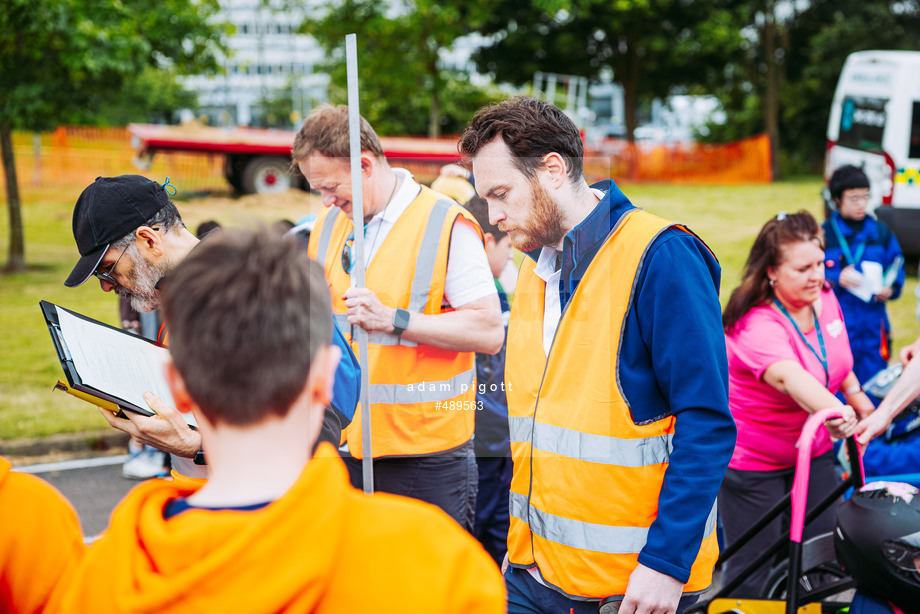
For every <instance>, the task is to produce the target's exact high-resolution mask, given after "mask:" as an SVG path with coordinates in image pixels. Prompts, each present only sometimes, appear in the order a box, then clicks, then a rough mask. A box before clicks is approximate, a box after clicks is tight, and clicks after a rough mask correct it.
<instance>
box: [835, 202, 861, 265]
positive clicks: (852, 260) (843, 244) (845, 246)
mask: <svg viewBox="0 0 920 614" xmlns="http://www.w3.org/2000/svg"><path fill="white" fill-rule="evenodd" d="M842 221H843V219H842V218H841V217H840V214H839V213H836V215H834V219H833V221H832V222H831V226H833V228H834V234H835V235H837V242H838V243H840V249H841V250H842V251H843V257H844V258H846V259H847V264H852V265H853V266H856V265H857V264H859V261H860V259H861V258H862V255H863V252H864V251H866V242H865V241H863V242H862V243H860V244H859V245H858V246H857V247H856V254H855V255H854V254H853V253H851V252H850V244H849V243H847V240H846V239H845V238H844V236H843V233H842V232H840V223H841V222H842Z"/></svg>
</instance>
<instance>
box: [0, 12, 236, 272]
mask: <svg viewBox="0 0 920 614" xmlns="http://www.w3.org/2000/svg"><path fill="white" fill-rule="evenodd" d="M2 5H3V8H2V10H0V149H2V158H3V165H4V169H5V173H6V189H7V204H8V207H9V215H10V251H9V261H8V262H7V265H6V270H8V271H21V270H23V269H24V268H25V243H24V240H23V229H22V215H21V203H20V198H19V186H18V183H17V178H16V169H15V158H14V154H13V148H12V131H13V130H14V129H19V130H32V131H41V130H49V129H51V128H53V127H55V126H56V125H58V124H60V123H64V122H67V121H69V120H70V119H71V118H74V117H78V116H80V114H81V113H80V112H81V109H85V108H91V107H93V106H94V105H98V104H99V103H100V102H101V101H104V100H106V99H107V97H108V96H109V95H114V94H116V93H117V92H119V91H120V88H121V85H122V84H123V83H124V82H125V80H126V79H127V78H128V77H129V76H131V75H135V74H137V73H139V72H141V71H142V70H143V68H145V67H149V66H161V65H164V64H170V65H171V66H172V67H174V69H175V70H177V71H179V72H182V73H187V72H190V71H201V70H210V69H216V68H217V62H216V55H215V54H216V53H217V52H218V51H219V50H220V49H222V43H221V39H222V33H223V32H224V31H225V30H224V27H223V26H221V25H215V24H212V23H210V19H211V17H212V16H213V15H214V14H215V13H216V12H217V10H218V8H219V5H218V0H116V1H114V2H113V1H112V0H2Z"/></svg>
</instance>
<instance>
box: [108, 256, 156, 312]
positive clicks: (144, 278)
mask: <svg viewBox="0 0 920 614" xmlns="http://www.w3.org/2000/svg"><path fill="white" fill-rule="evenodd" d="M127 255H128V257H129V258H130V259H131V262H132V264H133V265H134V271H133V282H134V283H133V285H134V289H133V290H128V289H127V288H124V287H123V286H118V287H117V288H116V289H115V292H116V293H117V294H118V295H119V296H122V297H124V298H127V299H129V300H130V301H131V307H133V308H134V310H135V311H139V312H147V311H153V310H154V309H156V308H157V307H159V306H160V296H159V292H158V291H157V289H156V285H157V283H158V282H159V281H160V279H161V278H162V277H163V276H164V275H165V274H166V271H167V266H166V265H163V266H157V265H155V264H151V263H150V262H147V260H145V259H144V258H143V257H142V256H141V255H140V252H138V251H137V247H136V246H135V245H134V244H132V245H131V246H130V247H128V252H127Z"/></svg>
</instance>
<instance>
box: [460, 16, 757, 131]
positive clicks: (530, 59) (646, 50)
mask: <svg viewBox="0 0 920 614" xmlns="http://www.w3.org/2000/svg"><path fill="white" fill-rule="evenodd" d="M726 4H727V2H726V0H710V1H707V2H694V1H693V0H658V1H652V0H613V1H611V0H529V1H522V0H517V1H513V2H503V3H501V5H500V6H499V8H498V9H497V10H495V11H493V12H492V13H491V15H490V16H489V18H488V19H487V21H486V23H485V24H484V25H483V27H482V28H480V32H481V33H482V34H483V35H485V36H488V37H492V38H493V39H494V40H496V42H495V43H494V44H493V45H491V46H490V47H484V48H482V49H480V50H479V51H478V52H477V53H476V55H475V56H474V57H475V60H476V62H477V64H478V66H479V67H480V69H481V70H486V71H488V72H490V73H492V74H494V75H495V77H496V78H497V79H498V80H500V81H509V82H511V83H516V84H523V83H526V82H528V81H529V80H530V79H532V78H533V75H534V73H535V72H537V71H545V72H556V73H563V74H572V75H579V76H585V77H589V78H596V77H597V76H598V75H599V74H600V73H601V72H602V71H605V70H612V71H613V78H614V80H615V81H617V82H619V83H620V84H621V85H622V86H623V90H624V106H625V116H626V117H625V121H626V132H627V135H628V138H630V139H632V137H633V130H634V129H635V127H636V124H637V119H636V117H637V109H638V106H639V101H640V99H642V98H653V97H662V98H663V97H665V96H667V95H668V94H670V93H671V92H672V91H673V90H674V88H676V87H679V86H691V85H693V84H698V83H703V82H706V81H708V80H712V78H713V77H712V76H711V75H712V74H713V73H715V74H717V73H718V72H719V71H720V67H722V66H724V65H725V61H724V58H725V57H727V55H729V54H730V53H732V52H733V50H734V49H736V48H737V47H738V46H739V44H740V41H741V36H740V32H739V30H738V28H736V27H734V23H735V19H734V18H733V17H732V15H731V14H730V11H729V10H728V8H727V7H726Z"/></svg>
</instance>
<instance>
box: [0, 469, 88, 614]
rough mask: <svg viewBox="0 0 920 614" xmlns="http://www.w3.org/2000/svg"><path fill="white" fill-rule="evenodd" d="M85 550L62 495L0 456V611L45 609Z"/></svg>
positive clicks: (75, 521) (81, 535) (77, 523)
mask: <svg viewBox="0 0 920 614" xmlns="http://www.w3.org/2000/svg"><path fill="white" fill-rule="evenodd" d="M85 550H86V547H85V546H84V545H83V532H82V530H81V528H80V522H79V520H78V518H77V513H76V512H75V511H74V509H73V507H72V506H71V505H70V503H69V502H68V501H67V500H66V499H65V498H64V496H63V495H61V493H59V492H58V491H57V490H55V489H54V487H52V486H51V485H50V484H48V483H47V482H45V481H44V480H42V479H40V478H38V477H35V476H33V475H29V474H26V473H16V472H12V471H10V463H9V462H8V461H7V460H6V459H4V458H2V457H0V612H23V613H32V612H41V611H42V610H43V609H44V607H45V605H46V603H47V602H48V599H49V597H50V596H51V593H52V591H54V589H55V588H56V587H57V586H58V585H59V584H60V583H62V582H63V581H64V580H65V579H66V577H67V575H68V574H69V573H71V572H72V571H73V569H74V568H75V566H76V564H77V563H78V562H79V560H80V559H81V557H82V556H83V553H84V552H85Z"/></svg>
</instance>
